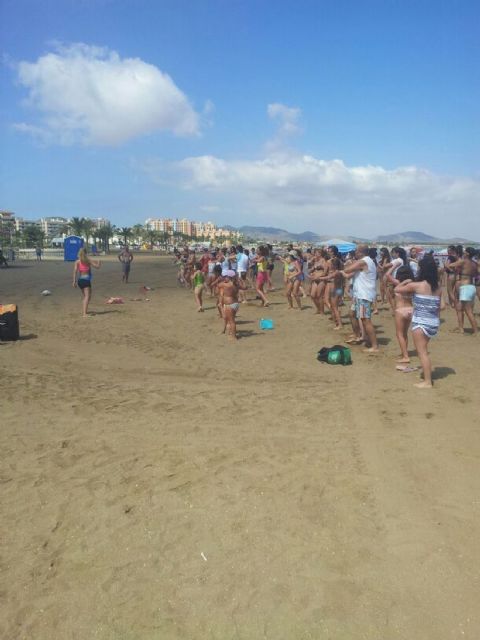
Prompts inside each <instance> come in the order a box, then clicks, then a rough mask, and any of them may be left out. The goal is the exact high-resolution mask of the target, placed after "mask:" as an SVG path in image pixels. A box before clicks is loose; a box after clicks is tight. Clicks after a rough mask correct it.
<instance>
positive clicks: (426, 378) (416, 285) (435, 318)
mask: <svg viewBox="0 0 480 640" xmlns="http://www.w3.org/2000/svg"><path fill="white" fill-rule="evenodd" d="M395 293H398V294H401V295H402V296H405V295H412V302H413V314H412V325H411V326H412V335H413V342H414V343H415V349H416V350H417V354H418V357H419V358H420V362H421V365H422V369H423V381H421V382H418V383H417V384H415V386H416V387H418V388H419V389H430V388H431V387H432V386H433V384H432V363H431V361H430V356H429V354H428V344H429V342H430V340H431V339H432V338H433V337H435V336H436V335H437V333H438V329H439V327H440V310H441V309H443V308H444V304H443V298H442V290H441V287H440V283H439V280H438V269H437V265H436V264H435V261H434V259H433V257H432V256H431V255H426V256H425V257H424V258H422V259H421V260H420V262H419V263H418V275H417V280H416V281H415V282H412V281H411V280H408V279H407V280H404V281H403V282H400V283H399V284H398V285H397V286H396V287H395Z"/></svg>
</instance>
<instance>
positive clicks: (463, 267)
mask: <svg viewBox="0 0 480 640" xmlns="http://www.w3.org/2000/svg"><path fill="white" fill-rule="evenodd" d="M475 253H476V252H475V249H474V248H473V247H467V248H466V249H465V251H464V252H463V257H462V258H460V259H459V260H456V261H455V262H451V263H450V265H449V266H450V268H451V269H455V270H457V273H458V275H457V281H456V283H455V292H456V296H455V297H456V300H457V303H456V310H457V319H458V327H457V329H454V331H457V332H458V333H464V328H463V325H464V322H465V316H467V318H468V320H469V322H470V324H471V325H472V331H473V335H477V333H478V326H477V321H476V320H475V316H474V314H473V305H474V304H475V294H476V287H475V281H476V278H477V275H478V264H477V263H476V262H475V261H474V259H473V258H474V257H475Z"/></svg>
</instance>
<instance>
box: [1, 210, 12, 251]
mask: <svg viewBox="0 0 480 640" xmlns="http://www.w3.org/2000/svg"><path fill="white" fill-rule="evenodd" d="M14 233H15V214H14V213H13V212H12V211H0V245H1V244H3V243H8V244H10V242H11V239H12V236H13V234H14Z"/></svg>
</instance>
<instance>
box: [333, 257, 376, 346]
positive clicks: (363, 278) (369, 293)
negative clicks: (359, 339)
mask: <svg viewBox="0 0 480 640" xmlns="http://www.w3.org/2000/svg"><path fill="white" fill-rule="evenodd" d="M356 258H357V259H356V261H355V262H353V263H352V264H350V265H349V266H346V267H345V268H344V269H343V270H342V272H341V273H342V275H343V276H345V277H347V278H348V276H349V275H350V274H353V296H354V298H355V315H356V318H357V320H359V321H360V323H361V325H362V326H363V331H364V333H365V334H366V336H367V338H368V340H369V343H370V346H369V347H368V348H366V349H364V352H365V353H368V354H369V355H376V354H377V353H378V352H379V349H378V341H377V335H376V333H375V327H374V326H373V322H372V307H373V303H374V301H375V300H376V297H377V268H376V266H375V263H374V261H373V260H372V259H371V258H370V256H369V255H368V247H367V246H366V245H360V246H359V247H358V249H357V251H356Z"/></svg>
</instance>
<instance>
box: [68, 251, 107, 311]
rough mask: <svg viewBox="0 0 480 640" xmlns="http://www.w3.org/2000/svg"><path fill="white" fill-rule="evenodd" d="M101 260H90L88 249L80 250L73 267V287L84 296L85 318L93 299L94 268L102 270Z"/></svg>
mask: <svg viewBox="0 0 480 640" xmlns="http://www.w3.org/2000/svg"><path fill="white" fill-rule="evenodd" d="M100 264H101V263H100V260H90V258H89V257H88V255H87V250H86V249H83V248H82V249H80V251H79V252H78V259H77V260H76V261H75V264H74V266H73V283H72V284H73V286H74V287H78V288H79V289H80V291H81V292H82V295H83V301H82V309H83V317H84V318H86V317H87V316H88V305H89V304H90V298H91V297H92V267H94V268H95V269H100Z"/></svg>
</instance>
